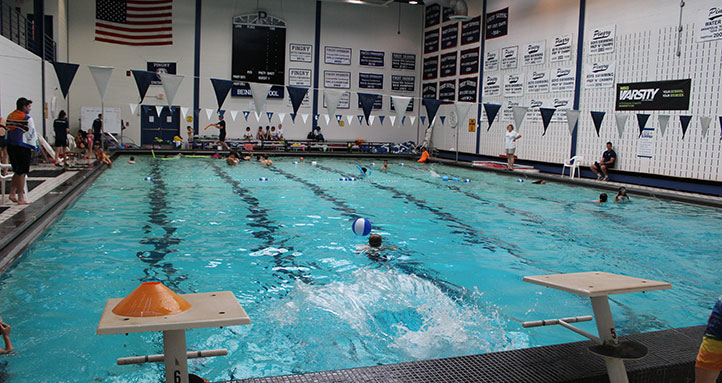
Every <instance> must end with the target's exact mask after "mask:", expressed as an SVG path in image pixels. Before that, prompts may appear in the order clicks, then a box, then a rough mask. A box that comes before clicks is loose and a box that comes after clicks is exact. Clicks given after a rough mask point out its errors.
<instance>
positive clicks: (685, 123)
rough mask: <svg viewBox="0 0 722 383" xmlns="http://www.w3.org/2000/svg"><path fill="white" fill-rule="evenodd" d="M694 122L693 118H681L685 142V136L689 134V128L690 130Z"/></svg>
mask: <svg viewBox="0 0 722 383" xmlns="http://www.w3.org/2000/svg"><path fill="white" fill-rule="evenodd" d="M691 121H692V116H679V122H680V123H681V124H682V139H683V140H684V135H685V134H687V128H689V123H690V122H691Z"/></svg>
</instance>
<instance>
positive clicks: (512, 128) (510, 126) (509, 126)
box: [506, 124, 514, 132]
mask: <svg viewBox="0 0 722 383" xmlns="http://www.w3.org/2000/svg"><path fill="white" fill-rule="evenodd" d="M506 130H507V131H509V132H511V131H512V130H514V125H512V124H509V125H507V127H506Z"/></svg>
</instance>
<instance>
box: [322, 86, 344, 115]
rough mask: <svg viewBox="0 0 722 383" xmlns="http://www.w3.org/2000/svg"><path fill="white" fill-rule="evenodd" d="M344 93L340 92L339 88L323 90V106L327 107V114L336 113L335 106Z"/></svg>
mask: <svg viewBox="0 0 722 383" xmlns="http://www.w3.org/2000/svg"><path fill="white" fill-rule="evenodd" d="M344 93H346V92H342V91H340V90H329V89H326V90H324V91H323V106H324V107H325V108H326V109H328V114H330V115H334V114H336V108H337V107H338V104H339V102H340V101H341V97H342V96H343V94H344Z"/></svg>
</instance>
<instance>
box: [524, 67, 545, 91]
mask: <svg viewBox="0 0 722 383" xmlns="http://www.w3.org/2000/svg"><path fill="white" fill-rule="evenodd" d="M526 90H527V92H529V93H549V71H547V70H535V71H532V72H531V73H530V74H529V76H528V77H527V83H526Z"/></svg>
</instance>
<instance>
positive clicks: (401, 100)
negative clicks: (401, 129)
mask: <svg viewBox="0 0 722 383" xmlns="http://www.w3.org/2000/svg"><path fill="white" fill-rule="evenodd" d="M397 104H398V106H399V108H403V106H404V105H406V111H407V112H413V111H414V99H413V98H411V97H402V96H391V111H392V112H395V111H396V105H397ZM397 115H398V116H404V115H405V113H397Z"/></svg>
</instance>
